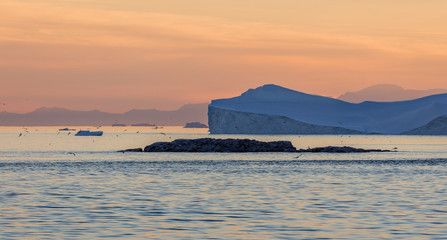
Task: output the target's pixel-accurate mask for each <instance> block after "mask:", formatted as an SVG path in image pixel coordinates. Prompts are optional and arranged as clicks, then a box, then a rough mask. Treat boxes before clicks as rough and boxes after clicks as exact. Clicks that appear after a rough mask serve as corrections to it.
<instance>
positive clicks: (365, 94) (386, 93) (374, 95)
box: [338, 84, 447, 103]
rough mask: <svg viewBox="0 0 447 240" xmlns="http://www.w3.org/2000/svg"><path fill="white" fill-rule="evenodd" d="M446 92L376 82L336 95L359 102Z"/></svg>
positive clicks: (346, 100) (352, 101) (388, 100)
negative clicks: (375, 83) (355, 90)
mask: <svg viewBox="0 0 447 240" xmlns="http://www.w3.org/2000/svg"><path fill="white" fill-rule="evenodd" d="M441 93H447V89H429V90H412V89H404V88H402V87H400V86H397V85H393V84H378V85H374V86H371V87H368V88H365V89H363V90H360V91H357V92H346V93H345V94H343V95H341V96H340V97H338V99H340V100H343V101H345V102H351V103H361V102H364V101H374V102H395V101H406V100H413V99H417V98H421V97H426V96H430V95H434V94H441Z"/></svg>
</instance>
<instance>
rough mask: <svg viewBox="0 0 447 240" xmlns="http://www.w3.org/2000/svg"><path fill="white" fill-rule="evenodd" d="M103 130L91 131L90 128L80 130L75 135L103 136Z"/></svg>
mask: <svg viewBox="0 0 447 240" xmlns="http://www.w3.org/2000/svg"><path fill="white" fill-rule="evenodd" d="M102 134H103V131H95V132H90V131H89V130H80V131H79V132H77V133H76V134H75V136H102Z"/></svg>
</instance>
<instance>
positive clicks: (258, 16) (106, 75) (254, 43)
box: [0, 0, 447, 112]
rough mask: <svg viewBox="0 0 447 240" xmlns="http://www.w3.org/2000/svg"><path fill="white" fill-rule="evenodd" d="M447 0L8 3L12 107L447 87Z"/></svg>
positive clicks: (143, 104) (168, 105)
mask: <svg viewBox="0 0 447 240" xmlns="http://www.w3.org/2000/svg"><path fill="white" fill-rule="evenodd" d="M446 76H447V1H445V0H430V1H420V0H393V1H389V0H374V1H359V0H337V1H334V0H312V1H308V0H280V1H273V0H244V1H240V0H225V1H220V0H219V1H218V0H216V1H209V0H189V1H184V0H163V1H152V0H131V1H122V0H64V1H62V0H20V1H16V0H2V1H0V84H1V87H0V103H6V104H7V105H3V104H0V111H2V110H6V111H11V112H27V111H31V110H34V109H35V108H37V107H40V106H47V107H53V106H58V107H67V108H70V109H77V110H92V109H99V110H103V111H110V112H124V111H127V110H130V109H132V108H158V109H165V110H167V109H175V108H178V107H180V106H181V105H183V104H184V103H194V102H208V101H210V100H211V99H216V98H226V97H232V96H236V95H239V94H240V93H242V92H243V91H245V90H247V89H248V88H255V87H257V86H260V85H262V84H266V83H274V84H278V85H282V86H284V87H288V88H292V89H295V90H298V91H303V92H308V93H315V94H321V95H325V96H333V97H337V96H339V95H340V94H342V93H344V92H346V91H355V90H359V89H362V88H365V87H368V86H371V85H373V84H378V83H393V84H397V85H400V86H402V87H404V88H412V89H429V88H447V79H446Z"/></svg>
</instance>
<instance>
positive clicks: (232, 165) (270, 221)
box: [0, 127, 447, 239]
mask: <svg viewBox="0 0 447 240" xmlns="http://www.w3.org/2000/svg"><path fill="white" fill-rule="evenodd" d="M74 128H76V129H80V127H74ZM57 129H58V128H57V127H46V128H45V127H38V128H37V127H28V128H26V129H25V128H21V127H2V128H0V183H1V184H0V239H102V238H117V239H121V238H124V239H387V238H388V239H447V137H433V136H411V137H406V136H347V135H345V136H298V135H282V136H266V135H260V136H248V135H218V136H213V137H219V138H228V137H232V138H251V139H258V140H268V141H273V140H290V141H292V143H293V144H294V145H295V146H296V147H297V148H308V147H317V146H328V145H337V146H344V145H347V146H353V147H361V148H381V149H390V150H392V149H394V148H396V149H397V150H398V152H390V153H355V154H340V153H339V154H323V153H304V154H297V153H237V154H232V153H124V154H123V153H118V152H116V151H117V150H121V149H126V148H135V147H144V146H146V145H149V144H151V143H153V142H156V141H171V140H174V139H177V138H199V137H209V135H208V134H207V130H206V129H205V130H200V129H195V130H194V129H183V128H181V127H165V128H163V129H153V128H151V127H146V128H145V127H115V128H112V127H109V128H105V127H102V128H101V129H100V130H103V131H104V136H102V137H75V136H73V133H71V134H68V132H59V133H58V131H57ZM82 129H87V127H83V128H82ZM91 130H95V128H91ZM20 134H21V135H20Z"/></svg>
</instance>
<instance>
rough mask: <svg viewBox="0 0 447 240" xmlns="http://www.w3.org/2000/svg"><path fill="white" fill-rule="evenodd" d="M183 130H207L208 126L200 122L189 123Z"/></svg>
mask: <svg viewBox="0 0 447 240" xmlns="http://www.w3.org/2000/svg"><path fill="white" fill-rule="evenodd" d="M184 128H208V126H207V125H205V124H203V123H200V122H189V123H186V125H185V126H184Z"/></svg>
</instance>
